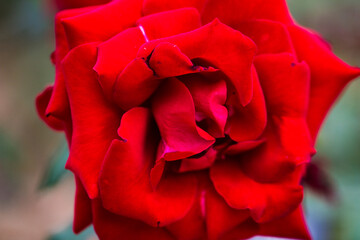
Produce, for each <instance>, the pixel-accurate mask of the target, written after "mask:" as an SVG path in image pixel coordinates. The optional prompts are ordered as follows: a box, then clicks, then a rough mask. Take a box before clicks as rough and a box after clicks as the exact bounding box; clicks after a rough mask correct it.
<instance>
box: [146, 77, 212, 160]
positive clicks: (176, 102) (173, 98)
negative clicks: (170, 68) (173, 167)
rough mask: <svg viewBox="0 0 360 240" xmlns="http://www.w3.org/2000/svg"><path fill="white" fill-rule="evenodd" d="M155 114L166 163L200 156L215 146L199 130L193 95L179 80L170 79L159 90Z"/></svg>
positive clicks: (153, 108) (206, 135)
mask: <svg viewBox="0 0 360 240" xmlns="http://www.w3.org/2000/svg"><path fill="white" fill-rule="evenodd" d="M152 111H153V114H154V117H155V119H156V122H157V125H158V127H159V130H160V134H161V137H162V140H163V142H164V150H163V157H164V158H165V160H170V161H171V160H177V159H182V158H186V157H189V156H192V155H195V154H198V153H200V152H202V151H204V150H205V149H207V148H208V147H210V146H211V145H212V144H213V143H214V142H215V140H214V138H213V137H211V136H210V135H209V134H207V133H206V132H205V131H203V130H202V129H200V128H199V127H197V126H196V123H195V107H194V102H193V99H192V97H191V94H190V92H189V90H188V89H187V88H186V86H185V85H184V84H183V83H182V82H180V81H179V80H177V79H174V78H172V79H167V80H166V81H164V82H163V84H162V85H161V86H160V87H159V89H158V91H157V92H156V94H155V96H154V97H153V99H152Z"/></svg>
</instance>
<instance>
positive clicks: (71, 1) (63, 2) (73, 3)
mask: <svg viewBox="0 0 360 240" xmlns="http://www.w3.org/2000/svg"><path fill="white" fill-rule="evenodd" d="M110 1H111V0H55V4H56V6H57V8H58V9H59V10H63V9H68V8H81V7H86V6H92V5H100V4H105V3H108V2H110Z"/></svg>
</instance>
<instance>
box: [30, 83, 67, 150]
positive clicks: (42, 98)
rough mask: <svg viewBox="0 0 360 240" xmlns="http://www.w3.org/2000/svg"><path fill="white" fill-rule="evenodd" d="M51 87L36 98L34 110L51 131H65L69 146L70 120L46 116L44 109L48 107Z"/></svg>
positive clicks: (51, 92)
mask: <svg viewBox="0 0 360 240" xmlns="http://www.w3.org/2000/svg"><path fill="white" fill-rule="evenodd" d="M53 89H54V88H53V87H52V86H49V87H47V88H45V89H44V91H43V92H42V93H40V94H39V95H38V96H37V97H36V101H35V102H36V110H37V113H38V115H39V116H40V118H41V119H42V120H43V121H44V122H45V123H46V124H47V125H48V126H49V127H51V128H52V129H54V130H57V131H62V130H63V131H65V135H66V138H67V140H68V143H69V146H70V145H71V137H72V121H71V118H70V119H67V120H66V119H59V118H58V117H56V116H55V115H51V114H47V113H46V109H47V108H48V106H49V102H50V98H51V96H52V94H53Z"/></svg>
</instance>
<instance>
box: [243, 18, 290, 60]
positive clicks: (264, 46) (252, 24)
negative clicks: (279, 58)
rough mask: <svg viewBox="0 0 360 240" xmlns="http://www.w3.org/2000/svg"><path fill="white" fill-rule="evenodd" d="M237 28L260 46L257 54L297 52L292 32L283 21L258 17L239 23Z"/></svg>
mask: <svg viewBox="0 0 360 240" xmlns="http://www.w3.org/2000/svg"><path fill="white" fill-rule="evenodd" d="M236 29H238V30H239V31H240V32H242V33H243V34H245V35H246V36H248V37H250V38H251V39H252V40H253V41H254V42H255V44H256V46H257V47H258V51H257V54H258V55H260V54H265V53H282V52H288V53H295V50H294V47H293V45H292V42H291V38H290V34H289V32H288V30H287V28H286V25H285V24H282V23H281V22H276V21H271V20H265V19H256V20H251V21H244V22H241V23H239V24H237V26H236Z"/></svg>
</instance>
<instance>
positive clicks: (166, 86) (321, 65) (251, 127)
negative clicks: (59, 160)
mask: <svg viewBox="0 0 360 240" xmlns="http://www.w3.org/2000/svg"><path fill="white" fill-rule="evenodd" d="M54 62H55V65H56V80H55V84H54V86H53V87H49V88H47V89H45V91H44V92H43V93H42V94H40V95H39V97H38V98H37V106H38V111H39V114H40V116H41V118H42V119H43V120H44V121H45V122H46V123H47V124H48V125H49V126H50V127H52V128H54V129H57V130H63V131H65V133H66V135H67V138H68V141H69V146H70V157H69V160H68V162H67V165H66V168H68V169H70V170H71V171H72V172H73V173H74V175H75V179H76V185H77V190H76V202H75V219H74V231H75V232H80V231H81V230H82V229H84V228H85V227H86V226H88V225H89V224H91V223H92V224H93V225H94V228H95V231H96V233H97V234H98V236H99V238H100V239H243V238H248V237H251V236H254V235H266V236H280V237H288V238H298V239H309V238H310V236H309V234H308V231H307V227H306V224H305V223H304V219H303V214H302V210H301V201H302V197H303V189H302V186H301V185H300V183H299V182H300V179H301V178H302V176H303V174H304V169H305V166H306V164H307V163H308V162H309V160H310V157H311V155H312V154H314V149H313V146H314V142H315V139H316V135H317V132H318V129H319V127H320V124H321V122H322V121H323V119H324V117H325V114H326V113H327V111H328V110H329V108H330V106H331V105H332V103H333V102H334V100H335V99H336V97H337V96H338V95H339V93H340V91H341V90H342V89H343V88H344V86H345V85H346V84H347V83H348V82H349V81H350V80H351V79H353V78H355V77H357V76H358V75H359V74H360V70H359V69H358V68H352V67H350V66H348V65H347V64H345V63H344V62H342V61H341V60H340V59H338V58H337V57H336V56H334V55H333V54H332V53H331V51H330V49H329V47H328V45H327V44H326V43H325V42H324V41H323V40H322V39H321V38H320V37H319V36H318V35H316V34H315V33H313V32H311V31H309V30H306V29H304V28H302V27H299V26H297V25H295V23H294V22H293V20H292V19H291V17H290V15H289V13H288V10H287V7H286V4H285V1H284V0H268V1H260V0H252V1H250V0H247V1H246V0H237V1H234V0H233V1H232V0H222V1H220V0H209V1H204V0H186V1H184V0H171V1H170V0H144V1H142V0H119V1H112V2H111V3H109V4H106V5H102V6H98V7H88V8H79V9H72V10H67V11H63V12H60V13H58V15H57V17H56V51H55V54H54Z"/></svg>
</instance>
